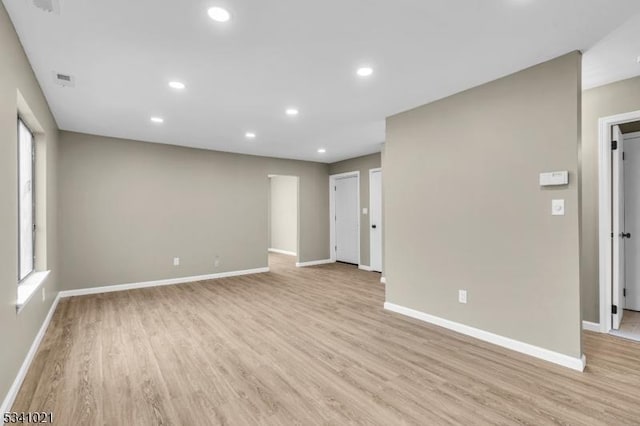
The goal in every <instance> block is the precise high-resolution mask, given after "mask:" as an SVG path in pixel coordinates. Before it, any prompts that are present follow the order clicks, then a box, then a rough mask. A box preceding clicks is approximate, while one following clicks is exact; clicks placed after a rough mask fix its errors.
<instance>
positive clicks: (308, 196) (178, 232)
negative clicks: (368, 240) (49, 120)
mask: <svg viewBox="0 0 640 426" xmlns="http://www.w3.org/2000/svg"><path fill="white" fill-rule="evenodd" d="M60 148H61V149H60V206H61V208H60V218H61V220H60V225H61V228H60V231H61V253H62V256H63V258H64V259H65V262H64V265H63V268H62V282H63V283H64V284H63V287H64V289H77V288H86V287H94V286H102V285H111V284H121V283H132V282H141V281H150V280H158V279H165V278H174V277H186V276H194V275H202V274H212V273H218V272H226V271H237V270H246V269H253V268H259V267H264V266H267V248H268V222H267V221H268V219H267V217H268V214H267V210H268V201H267V199H268V192H269V179H268V175H269V174H281V175H294V176H299V178H300V233H299V238H300V252H299V254H298V255H299V259H300V261H301V262H307V261H313V260H321V259H327V258H328V257H329V191H328V186H329V178H328V166H327V165H326V164H320V163H312V162H304V161H293V160H279V159H274V158H266V157H254V156H248V155H239V154H229V153H222V152H214V151H206V150H198V149H191V148H183V147H177V146H170V145H160V144H152V143H144V142H135V141H130V140H123V139H112V138H105V137H100V136H91V135H85V134H78V133H70V132H60ZM174 257H180V259H181V265H180V266H178V267H174V266H173V264H172V260H173V258H174ZM216 257H218V259H219V266H218V267H215V266H214V259H215V258H216Z"/></svg>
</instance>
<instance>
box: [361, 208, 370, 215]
mask: <svg viewBox="0 0 640 426" xmlns="http://www.w3.org/2000/svg"><path fill="white" fill-rule="evenodd" d="M362 214H363V215H367V214H369V209H368V208H366V207H363V208H362Z"/></svg>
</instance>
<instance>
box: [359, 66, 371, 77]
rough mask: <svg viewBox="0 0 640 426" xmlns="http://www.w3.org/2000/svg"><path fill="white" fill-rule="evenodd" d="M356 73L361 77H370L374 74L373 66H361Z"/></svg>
mask: <svg viewBox="0 0 640 426" xmlns="http://www.w3.org/2000/svg"><path fill="white" fill-rule="evenodd" d="M356 73H357V74H358V75H359V76H360V77H369V76H370V75H371V74H373V68H371V67H360V68H358V71H356Z"/></svg>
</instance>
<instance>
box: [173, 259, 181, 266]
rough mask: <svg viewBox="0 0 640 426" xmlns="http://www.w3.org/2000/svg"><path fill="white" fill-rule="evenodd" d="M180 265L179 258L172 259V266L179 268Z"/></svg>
mask: <svg viewBox="0 0 640 426" xmlns="http://www.w3.org/2000/svg"><path fill="white" fill-rule="evenodd" d="M179 265H180V258H179V257H174V258H173V266H179Z"/></svg>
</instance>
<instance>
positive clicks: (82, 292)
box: [59, 267, 269, 297]
mask: <svg viewBox="0 0 640 426" xmlns="http://www.w3.org/2000/svg"><path fill="white" fill-rule="evenodd" d="M264 272H269V268H268V267H266V268H256V269H247V270H245V271H230V272H221V273H218V274H209V275H197V276H192V277H182V278H169V279H166V280H158V281H144V282H140V283H129V284H116V285H107V286H102V287H90V288H80V289H77V290H65V291H61V292H60V293H59V296H60V297H72V296H84V295H87V294H98V293H111V292H114V291H126V290H133V289H137V288H147V287H161V286H165V285H174V284H186V283H191V282H195V281H206V280H215V279H218V278H228V277H237V276H240V275H251V274H261V273H264Z"/></svg>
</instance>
